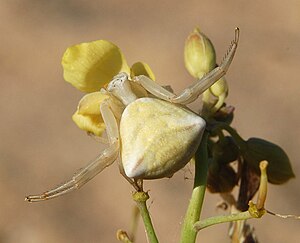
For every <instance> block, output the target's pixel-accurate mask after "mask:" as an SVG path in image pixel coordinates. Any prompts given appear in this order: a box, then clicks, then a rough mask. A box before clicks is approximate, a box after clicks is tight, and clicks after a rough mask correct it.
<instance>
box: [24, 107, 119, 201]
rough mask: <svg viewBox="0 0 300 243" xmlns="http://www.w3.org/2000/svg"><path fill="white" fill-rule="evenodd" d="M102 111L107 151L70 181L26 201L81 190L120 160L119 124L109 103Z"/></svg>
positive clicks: (44, 198)
mask: <svg viewBox="0 0 300 243" xmlns="http://www.w3.org/2000/svg"><path fill="white" fill-rule="evenodd" d="M100 110H101V114H102V117H103V120H104V122H105V125H106V129H107V135H108V141H109V143H110V146H109V147H108V148H107V149H105V150H104V151H103V152H102V153H101V154H100V155H98V156H97V157H96V158H95V159H94V160H92V161H91V162H90V163H88V164H87V165H86V166H85V167H83V168H82V169H80V170H79V171H78V172H77V173H76V174H75V175H74V176H73V177H72V178H71V179H70V180H69V181H67V182H65V183H64V184H62V185H60V186H58V187H56V188H54V189H52V190H49V191H46V192H44V193H42V194H39V195H30V196H27V197H26V198H25V200H26V201H28V202H39V201H44V200H48V199H51V198H55V197H58V196H61V195H63V194H66V193H68V192H70V191H73V190H75V189H79V188H80V187H81V186H83V185H84V184H85V183H87V182H88V181H89V180H91V179H92V178H94V177H95V176H96V175H97V174H99V173H100V172H101V171H102V170H104V169H105V168H106V167H108V166H110V165H111V164H112V163H113V162H114V161H115V160H116V159H117V158H118V156H119V147H120V145H119V132H118V124H117V122H116V119H115V117H114V114H113V113H112V111H111V110H110V108H109V106H108V104H107V103H105V102H104V103H103V104H102V105H101V107H100Z"/></svg>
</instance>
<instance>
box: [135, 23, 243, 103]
mask: <svg viewBox="0 0 300 243" xmlns="http://www.w3.org/2000/svg"><path fill="white" fill-rule="evenodd" d="M238 40H239V29H238V28H236V29H235V38H234V40H233V41H232V42H231V45H230V47H229V49H228V51H227V53H226V55H225V57H224V59H223V61H222V63H221V65H220V66H219V67H216V68H214V69H213V70H212V71H210V72H209V73H207V74H206V75H205V76H203V77H202V78H201V79H199V80H197V81H196V82H195V83H194V84H192V85H191V86H189V87H188V88H186V89H184V90H183V91H182V92H181V94H179V95H175V94H173V93H171V92H169V91H168V90H166V89H165V88H163V87H161V86H160V85H159V84H157V83H156V82H154V81H153V80H151V79H150V78H148V77H146V76H144V75H141V76H137V77H135V79H134V81H135V82H138V83H140V84H141V85H142V86H143V87H144V88H145V89H146V90H147V91H148V92H150V93H151V94H153V95H155V96H156V97H158V98H160V99H163V100H167V101H170V102H172V103H178V104H184V105H185V104H189V103H191V102H193V101H194V100H196V99H197V98H198V97H199V95H200V94H201V93H203V92H204V91H205V90H206V89H208V88H209V87H210V86H211V85H213V84H214V83H215V82H216V81H218V80H219V79H220V78H221V77H222V76H224V75H225V74H226V72H227V70H228V68H229V66H230V64H231V62H232V60H233V57H234V54H235V52H236V49H237V45H238Z"/></svg>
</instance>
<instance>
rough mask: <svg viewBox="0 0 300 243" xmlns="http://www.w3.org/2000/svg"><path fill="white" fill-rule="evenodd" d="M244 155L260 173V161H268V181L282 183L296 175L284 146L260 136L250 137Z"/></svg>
mask: <svg viewBox="0 0 300 243" xmlns="http://www.w3.org/2000/svg"><path fill="white" fill-rule="evenodd" d="M246 144H247V147H246V151H244V153H243V157H244V158H245V159H246V161H247V162H248V164H249V165H250V166H251V167H252V168H253V169H254V170H255V171H256V173H257V174H260V169H259V163H260V162H261V161H263V160H266V161H268V168H267V174H268V181H269V182H270V183H272V184H282V183H284V182H286V181H288V180H289V179H291V178H293V177H295V175H294V172H293V169H292V167H291V164H290V161H289V158H288V156H287V154H286V153H285V152H284V151H283V149H282V148H280V147H279V146H277V145H276V144H273V143H271V142H268V141H266V140H263V139H259V138H250V139H248V141H247V142H246Z"/></svg>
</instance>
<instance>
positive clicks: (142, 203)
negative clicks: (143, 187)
mask: <svg viewBox="0 0 300 243" xmlns="http://www.w3.org/2000/svg"><path fill="white" fill-rule="evenodd" d="M132 198H133V200H134V201H135V202H136V204H137V206H138V208H139V210H140V214H141V216H142V218H143V221H144V225H145V230H146V233H147V237H148V241H149V242H151V243H158V239H157V237H156V234H155V231H154V228H153V225H152V221H151V218H150V215H149V211H148V208H147V205H146V201H147V200H148V199H149V195H148V193H147V192H134V193H133V195H132Z"/></svg>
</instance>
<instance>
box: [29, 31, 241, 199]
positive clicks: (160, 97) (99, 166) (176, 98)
mask: <svg viewBox="0 0 300 243" xmlns="http://www.w3.org/2000/svg"><path fill="white" fill-rule="evenodd" d="M238 39H239V29H238V28H236V30H235V38H234V40H233V41H232V43H231V45H230V47H229V49H228V52H227V53H226V55H225V57H224V59H223V62H222V63H221V65H220V66H219V67H216V68H215V69H213V70H212V71H211V72H209V73H208V74H207V75H205V76H204V77H202V78H201V79H199V80H197V81H196V82H195V83H194V84H192V85H191V86H189V87H188V88H186V89H184V90H183V92H182V93H181V94H179V95H175V94H174V93H172V92H170V91H168V90H167V89H166V88H164V87H162V86H160V85H159V84H157V83H156V82H154V81H152V80H151V79H150V78H148V77H146V76H143V75H141V76H136V77H134V78H133V79H132V80H131V79H130V78H129V77H128V75H127V74H126V73H119V74H118V75H116V76H115V77H114V78H113V79H112V81H110V83H109V84H108V86H107V88H106V89H102V90H101V92H103V93H105V94H107V95H109V97H110V98H108V99H107V100H105V101H104V102H103V103H102V104H101V106H100V112H101V115H102V117H103V120H104V123H105V126H106V133H107V137H108V142H109V147H108V148H107V149H105V150H104V151H103V152H102V153H101V154H100V155H98V156H97V157H96V158H95V159H94V160H93V161H91V162H90V163H88V164H87V165H86V166H85V167H83V168H82V169H81V170H80V171H79V172H78V173H76V174H75V175H74V176H73V177H72V178H71V179H70V180H69V181H67V182H65V183H64V184H62V185H60V186H58V187H56V188H54V189H52V190H49V191H46V192H44V193H42V194H40V195H31V196H28V197H26V200H27V201H29V202H37V201H43V200H47V199H51V198H54V197H58V196H60V195H63V194H65V193H67V192H70V191H73V190H75V189H78V188H80V187H81V186H83V185H84V184H85V183H87V182H88V181H89V180H91V179H92V178H93V177H94V176H96V175H97V174H98V173H100V172H101V171H102V170H103V169H105V168H106V167H108V166H110V165H111V164H112V163H113V162H114V161H115V160H117V159H118V158H119V157H121V162H120V163H119V168H120V173H121V174H122V175H123V176H124V177H125V178H126V179H127V180H128V181H129V182H130V183H131V184H132V185H133V186H134V187H135V188H136V189H137V190H139V189H141V184H139V183H141V182H142V179H158V178H163V177H171V176H172V175H173V174H174V173H175V172H176V171H178V170H180V169H181V168H183V167H184V166H185V165H186V164H187V163H188V161H190V159H191V158H192V156H193V155H194V154H195V152H196V150H197V147H198V146H199V144H200V141H201V138H202V134H203V131H204V129H205V121H204V119H203V118H201V117H200V116H198V115H197V114H195V113H193V112H192V111H190V110H189V109H188V108H187V107H186V106H185V105H187V104H189V103H191V102H193V101H194V100H196V99H197V98H198V97H199V95H200V94H201V93H203V92H204V91H205V90H206V89H207V88H209V87H210V86H211V85H212V84H214V83H215V82H216V81H217V80H219V79H220V78H221V77H222V76H223V75H225V73H226V72H227V70H228V68H229V66H230V64H231V62H232V59H233V57H234V54H235V51H236V49H237V44H238ZM137 91H139V92H137ZM141 91H142V92H141ZM141 94H143V95H141ZM147 94H149V95H150V96H149V95H147ZM139 179H141V180H139Z"/></svg>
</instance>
